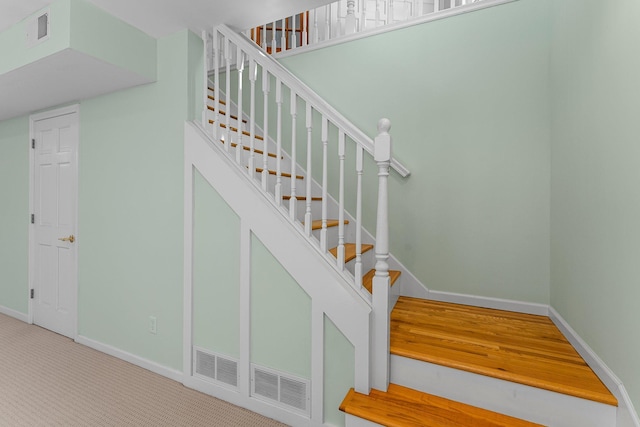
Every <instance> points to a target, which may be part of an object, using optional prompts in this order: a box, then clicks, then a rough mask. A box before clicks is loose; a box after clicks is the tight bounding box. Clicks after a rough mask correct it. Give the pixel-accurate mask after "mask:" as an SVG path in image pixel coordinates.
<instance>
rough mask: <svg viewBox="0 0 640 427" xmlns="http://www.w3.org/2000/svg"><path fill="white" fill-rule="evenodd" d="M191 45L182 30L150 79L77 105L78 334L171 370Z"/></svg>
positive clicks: (178, 351)
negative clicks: (152, 321)
mask: <svg viewBox="0 0 640 427" xmlns="http://www.w3.org/2000/svg"><path fill="white" fill-rule="evenodd" d="M197 45H198V40H197V37H194V36H193V35H191V34H190V33H189V32H188V31H181V32H179V33H176V34H174V35H172V36H169V37H166V38H163V39H160V40H158V82H157V83H155V84H150V85H146V86H141V87H137V88H133V89H130V90H126V91H120V92H116V93H113V94H110V95H106V96H102V97H98V98H94V99H91V100H88V101H86V102H83V103H82V105H81V109H80V116H81V124H80V139H81V144H80V151H79V153H80V188H79V192H80V196H79V199H80V206H79V231H78V243H79V245H80V250H79V268H80V271H79V328H80V334H81V335H84V336H86V337H88V338H91V339H94V340H97V341H99V342H102V343H105V344H109V345H112V346H114V347H116V348H119V349H122V350H125V351H128V352H130V353H133V354H136V355H138V356H141V357H143V358H147V359H150V360H153V361H155V362H157V363H160V364H161V365H164V366H168V367H171V368H174V369H181V368H182V281H183V280H182V271H183V267H182V252H183V160H182V159H183V128H184V121H185V120H187V119H189V117H188V111H189V109H188V105H190V104H191V103H192V102H193V101H192V100H190V98H189V91H188V86H189V83H188V81H189V79H201V77H198V76H201V73H202V69H201V68H200V67H196V66H194V65H195V64H189V62H188V59H189V50H190V49H195V48H196V47H197ZM149 316H155V317H156V318H157V334H156V335H152V334H150V333H149V332H148V324H149ZM123 331H127V333H123Z"/></svg>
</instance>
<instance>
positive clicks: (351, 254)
mask: <svg viewBox="0 0 640 427" xmlns="http://www.w3.org/2000/svg"><path fill="white" fill-rule="evenodd" d="M371 249H373V245H369V244H365V243H363V244H362V253H365V252H368V251H370V250H371ZM329 252H330V253H331V255H333V256H334V257H336V258H338V247H337V246H336V247H335V248H332V249H329ZM355 257H356V244H355V243H345V244H344V262H345V263H347V262H349V261H351V260H353V259H354V258H355Z"/></svg>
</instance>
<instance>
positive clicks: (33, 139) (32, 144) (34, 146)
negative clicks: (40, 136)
mask: <svg viewBox="0 0 640 427" xmlns="http://www.w3.org/2000/svg"><path fill="white" fill-rule="evenodd" d="M31 148H33V149H34V150H35V148H36V139H35V138H32V139H31Z"/></svg>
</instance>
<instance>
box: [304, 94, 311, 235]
mask: <svg viewBox="0 0 640 427" xmlns="http://www.w3.org/2000/svg"><path fill="white" fill-rule="evenodd" d="M306 125H307V200H306V209H305V213H304V231H305V233H306V234H307V236H311V231H312V229H311V225H312V224H311V221H312V218H311V179H312V175H311V139H312V136H313V135H312V134H313V109H312V108H311V104H309V103H308V102H307V123H306Z"/></svg>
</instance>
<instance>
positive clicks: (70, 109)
mask: <svg viewBox="0 0 640 427" xmlns="http://www.w3.org/2000/svg"><path fill="white" fill-rule="evenodd" d="M74 113H75V114H76V117H77V119H78V126H80V104H74V105H69V106H66V107H61V108H56V109H53V110H48V111H44V112H41V113H37V114H32V115H30V116H29V141H28V144H29V215H31V214H33V212H34V208H35V203H34V202H35V185H36V183H35V150H34V149H32V145H31V143H32V141H33V139H34V138H35V124H36V122H38V121H40V120H45V119H51V118H54V117H59V116H64V115H67V114H74ZM79 150H80V141H78V147H77V150H76V158H75V163H76V164H75V170H76V176H75V177H74V178H75V181H76V183H78V175H79V173H78V158H79V156H78V152H79ZM77 188H79V186H76V189H77ZM78 193H79V191H77V190H76V195H75V196H76V211H75V218H76V224H75V229H76V236H77V235H78V234H79V233H78ZM35 238H36V236H35V225H34V224H31V220H30V219H29V276H28V280H29V289H28V290H27V295H26V297H27V299H28V302H29V304H28V305H29V312H28V315H27V319H28V323H29V324H33V320H34V319H33V317H34V314H33V299H31V289H34V283H33V281H34V280H35V277H36V274H35V268H36V262H35V260H36V257H35V248H36V241H35ZM75 245H79V242H77V241H76V243H75ZM78 252H79V247H78V246H76V252H75V260H74V262H75V265H76V271H75V272H74V273H73V274H74V275H75V279H76V280H74V283H75V289H72V294H73V298H74V300H75V304H74V311H75V313H74V319H73V324H74V325H73V336H72V337H71V338H72V339H73V340H74V341H77V339H78Z"/></svg>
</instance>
